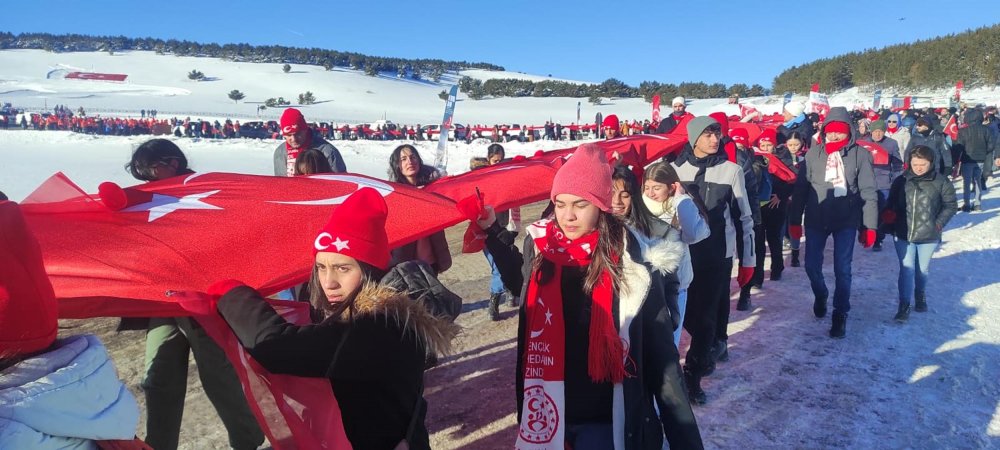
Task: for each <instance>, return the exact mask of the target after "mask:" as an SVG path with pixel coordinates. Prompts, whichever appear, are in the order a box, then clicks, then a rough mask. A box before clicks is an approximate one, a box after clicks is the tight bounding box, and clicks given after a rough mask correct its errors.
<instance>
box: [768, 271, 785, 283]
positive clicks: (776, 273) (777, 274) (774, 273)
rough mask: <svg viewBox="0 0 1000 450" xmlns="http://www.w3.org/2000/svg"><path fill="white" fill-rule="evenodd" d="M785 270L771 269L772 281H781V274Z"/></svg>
mask: <svg viewBox="0 0 1000 450" xmlns="http://www.w3.org/2000/svg"><path fill="white" fill-rule="evenodd" d="M784 271H785V269H771V281H781V272H784Z"/></svg>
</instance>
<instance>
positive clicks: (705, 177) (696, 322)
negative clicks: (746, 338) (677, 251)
mask: <svg viewBox="0 0 1000 450" xmlns="http://www.w3.org/2000/svg"><path fill="white" fill-rule="evenodd" d="M686 127H687V131H688V141H689V143H690V144H691V145H690V147H686V148H685V149H684V150H683V151H682V152H681V154H680V156H678V157H677V160H675V161H674V162H673V163H671V165H672V166H673V167H674V169H675V170H676V171H677V176H678V178H680V180H681V182H682V183H684V187H685V189H687V191H688V192H690V193H691V195H693V196H694V195H697V196H699V197H701V199H702V200H703V201H704V203H705V205H706V209H707V210H708V217H707V222H708V226H709V229H710V230H711V234H710V235H709V237H707V238H705V239H703V240H702V241H700V242H698V243H697V244H694V245H692V246H691V265H692V267H693V269H694V279H693V280H692V281H691V285H690V286H689V287H688V298H690V299H691V301H689V302H688V303H687V313H686V314H685V316H684V328H685V329H686V330H688V333H689V334H691V347H690V349H689V350H688V353H687V357H686V365H685V369H684V370H685V377H686V379H687V383H688V393H689V395H690V397H691V400H692V401H694V402H696V403H704V402H705V400H706V396H705V392H704V391H703V390H702V389H701V378H702V377H703V376H705V375H706V374H708V373H711V372H712V370H713V369H714V364H715V361H714V355H713V352H712V350H713V347H715V341H716V340H718V341H726V340H727V339H725V338H723V337H722V335H724V333H725V327H726V326H728V323H719V317H720V314H719V311H720V308H722V307H724V308H725V309H726V317H727V318H728V311H729V302H728V301H727V302H725V304H724V305H720V299H721V298H722V297H723V296H726V297H727V298H728V295H727V294H728V293H729V277H730V274H731V273H732V270H733V256H734V255H736V254H737V250H736V249H737V246H739V247H741V248H742V252H740V253H738V254H739V256H740V270H739V276H738V277H737V280H738V282H739V285H740V286H741V287H742V286H745V285H746V284H747V283H749V282H750V278H751V277H752V276H753V272H754V266H756V265H757V258H756V256H755V254H754V230H753V216H752V213H751V210H750V201H751V199H750V198H749V197H748V196H747V193H746V187H745V177H744V174H743V169H742V168H741V167H740V166H738V165H736V164H735V163H733V162H730V161H729V160H728V158H727V156H726V153H725V151H723V149H721V148H720V144H719V142H720V138H721V136H722V129H721V125H720V124H719V122H718V121H716V120H715V119H713V118H711V117H696V118H694V119H691V120H690V121H688V123H687V125H686ZM754 201H755V199H754ZM737 237H740V238H741V239H740V240H737ZM726 322H728V320H727V321H726ZM720 328H721V329H722V331H721V332H720ZM723 345H725V344H723Z"/></svg>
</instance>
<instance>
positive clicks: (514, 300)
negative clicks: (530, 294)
mask: <svg viewBox="0 0 1000 450" xmlns="http://www.w3.org/2000/svg"><path fill="white" fill-rule="evenodd" d="M504 295H506V296H507V297H508V298H510V307H511V308H517V307H519V306H521V299H519V298H517V296H515V295H514V294H511V293H510V291H504Z"/></svg>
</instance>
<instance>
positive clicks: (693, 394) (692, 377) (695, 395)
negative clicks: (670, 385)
mask: <svg viewBox="0 0 1000 450" xmlns="http://www.w3.org/2000/svg"><path fill="white" fill-rule="evenodd" d="M695 372H696V371H694V370H692V369H691V367H690V366H687V365H685V366H684V384H686V385H687V391H688V400H690V401H691V403H692V404H695V405H704V404H705V402H707V401H708V396H707V395H705V391H703V390H702V389H701V375H697V374H696V373H695Z"/></svg>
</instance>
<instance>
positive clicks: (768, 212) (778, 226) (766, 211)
mask: <svg viewBox="0 0 1000 450" xmlns="http://www.w3.org/2000/svg"><path fill="white" fill-rule="evenodd" d="M787 209H788V207H787V205H786V204H785V203H779V204H778V207H777V208H768V207H767V206H764V207H761V208H760V219H761V222H762V224H761V226H762V228H763V230H762V231H763V232H758V234H757V235H756V236H755V238H756V241H757V242H756V244H757V271H756V272H754V278H755V279H757V280H760V281H763V280H764V244H765V243H766V244H767V247H768V248H769V249H770V250H771V272H775V271H778V272H780V271H782V270H785V254H784V251H785V249H784V242H783V236H782V235H781V230H782V229H783V228H784V226H785V220H786V218H787V217H788V211H787Z"/></svg>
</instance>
